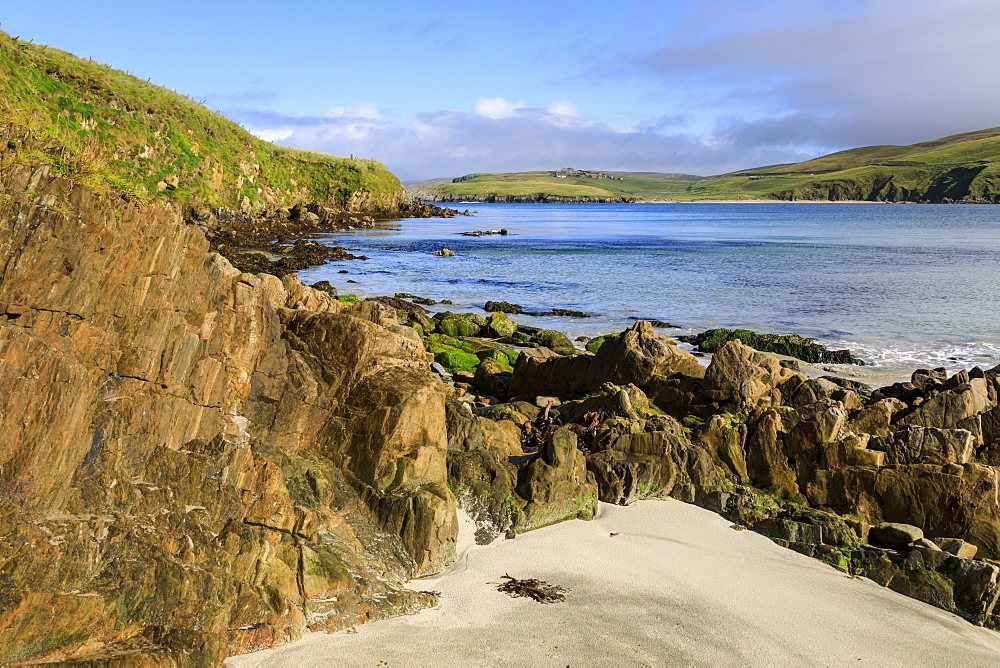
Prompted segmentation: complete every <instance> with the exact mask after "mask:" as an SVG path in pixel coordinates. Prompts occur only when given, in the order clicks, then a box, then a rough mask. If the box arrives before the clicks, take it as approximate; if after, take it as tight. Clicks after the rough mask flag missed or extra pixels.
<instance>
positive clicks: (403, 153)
mask: <svg viewBox="0 0 1000 668" xmlns="http://www.w3.org/2000/svg"><path fill="white" fill-rule="evenodd" d="M484 100H485V102H484ZM346 109H347V108H345V112H344V113H341V114H336V115H327V116H321V117H312V118H297V117H292V116H281V115H277V114H273V113H266V112H254V111H250V110H243V111H241V112H239V113H237V114H234V116H236V118H237V119H238V120H240V121H241V122H243V123H244V124H246V125H248V126H249V127H265V128H273V127H291V128H294V132H292V134H290V135H288V136H286V137H284V138H283V139H282V140H281V143H283V144H286V145H290V146H299V147H302V148H310V149H314V150H319V151H325V152H328V153H334V154H338V155H348V154H353V155H359V156H365V157H370V158H375V159H377V160H381V161H382V162H384V163H385V164H386V165H387V166H388V167H389V169H391V170H392V171H393V172H394V173H396V174H397V175H398V176H399V177H400V178H401V179H403V180H420V179H428V178H435V177H446V176H460V175H462V174H468V173H471V172H481V171H489V172H513V171H526V170H544V169H555V168H558V167H566V166H572V167H577V168H580V169H603V170H619V171H663V172H686V173H691V174H701V175H709V174H718V173H722V172H726V171H732V170H735V169H741V168H745V167H751V166H757V165H764V164H774V163H777V162H791V161H795V160H803V159H805V158H807V157H811V156H810V155H807V154H804V153H801V152H797V151H795V150H794V149H792V150H789V149H787V148H786V149H782V150H774V149H770V148H767V147H765V148H754V147H750V148H748V147H743V146H740V147H736V148H734V147H733V146H732V145H731V144H730V143H729V142H727V141H722V140H704V139H701V138H699V137H695V136H692V135H690V134H685V133H684V132H683V131H682V130H681V129H679V128H678V127H677V126H676V122H675V121H676V119H675V118H674V117H668V118H665V119H650V120H647V121H646V122H644V123H641V124H633V125H624V124H616V123H609V122H604V121H601V120H597V119H590V118H586V117H583V116H580V115H579V112H578V111H577V109H576V105H575V104H573V103H572V102H569V101H566V100H560V101H556V102H553V103H551V104H549V105H547V106H545V107H535V106H528V105H527V104H525V103H524V102H518V103H511V102H508V101H507V100H504V99H503V98H480V99H479V100H476V103H475V104H473V106H472V111H471V112H470V111H463V110H461V109H447V110H441V111H434V112H428V113H423V114H419V115H417V117H416V118H414V119H413V120H412V121H408V122H393V121H388V120H384V119H381V118H371V117H366V116H361V115H358V114H357V113H354V114H348V113H347V112H346ZM571 112H576V113H575V114H573V113H571Z"/></svg>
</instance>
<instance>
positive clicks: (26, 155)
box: [0, 32, 405, 211]
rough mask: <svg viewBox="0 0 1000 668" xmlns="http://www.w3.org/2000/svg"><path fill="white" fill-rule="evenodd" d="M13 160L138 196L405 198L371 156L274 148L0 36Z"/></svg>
mask: <svg viewBox="0 0 1000 668" xmlns="http://www.w3.org/2000/svg"><path fill="white" fill-rule="evenodd" d="M12 163H19V164H39V163H45V164H47V165H49V167H50V169H51V170H52V172H53V173H55V174H57V175H59V176H65V177H67V178H69V179H72V180H74V181H77V182H80V183H83V184H84V185H87V186H89V187H91V188H94V189H96V190H98V191H100V190H106V189H112V190H115V191H117V192H119V193H122V194H123V195H124V196H126V197H129V198H131V199H134V200H137V201H140V202H142V201H149V200H154V199H156V200H166V201H172V202H177V203H181V204H193V203H198V204H205V205H209V206H215V207H224V208H230V209H242V210H244V211H250V210H257V209H260V208H263V207H268V206H283V207H287V206H290V205H293V204H295V203H296V202H299V201H306V202H316V203H318V204H324V205H327V206H334V207H345V208H355V207H357V206H359V205H360V206H364V207H365V208H379V207H385V208H393V207H394V206H395V205H396V204H397V203H398V202H399V201H402V200H403V199H405V193H404V191H403V188H402V186H401V184H400V183H399V180H398V179H397V178H396V177H395V176H394V175H393V174H391V173H390V172H389V171H388V170H387V169H386V168H385V167H384V166H383V165H382V164H380V163H378V162H376V161H375V160H364V159H355V158H344V157H339V156H334V155H328V154H325V153H317V152H313V151H305V150H300V149H294V148H286V147H283V146H276V145H274V144H271V143H269V142H266V141H263V140H261V139H259V138H257V137H255V136H253V135H252V134H250V133H249V132H247V131H246V130H244V129H243V128H241V127H240V126H239V125H237V124H236V123H234V122H232V121H230V120H229V119H227V118H225V117H223V116H222V115H220V114H217V113H214V112H212V111H210V110H208V109H206V108H205V107H204V106H202V105H201V104H198V103H197V102H195V101H194V100H191V99H189V98H187V97H185V96H183V95H179V94H177V93H175V92H173V91H171V90H167V89H165V88H161V87H160V86H157V85H155V84H152V83H149V82H147V81H145V80H142V79H138V78H136V77H134V76H130V75H129V74H127V73H126V72H121V71H118V70H114V69H112V68H110V67H108V66H107V65H102V64H100V63H96V62H93V61H91V60H87V59H84V58H78V57H76V56H74V55H72V54H69V53H66V52H65V51H60V50H58V49H53V48H50V47H46V46H41V45H37V44H31V43H29V42H25V41H21V40H18V39H14V38H12V37H11V36H9V35H7V34H6V33H3V32H0V168H2V167H4V166H6V165H9V164H12Z"/></svg>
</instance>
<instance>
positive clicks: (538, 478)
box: [517, 429, 597, 531]
mask: <svg viewBox="0 0 1000 668" xmlns="http://www.w3.org/2000/svg"><path fill="white" fill-rule="evenodd" d="M519 478H520V482H519V483H518V486H517V493H518V495H519V496H520V497H521V498H523V499H525V500H527V502H528V504H527V506H526V507H525V509H524V522H523V524H521V526H520V527H519V529H520V530H524V531H527V530H529V529H535V528H538V527H542V526H547V525H549V524H553V523H555V522H560V521H562V520H566V519H573V518H579V519H593V517H594V516H595V515H596V514H597V482H596V481H595V479H594V474H593V473H591V472H589V471H587V466H586V460H585V459H584V456H583V453H581V452H580V450H578V449H577V447H576V434H574V433H573V432H571V431H569V430H568V429H559V430H557V431H556V432H555V433H554V434H553V435H552V438H551V439H549V440H548V441H547V442H546V444H545V446H544V447H543V448H542V450H541V452H540V456H539V457H538V458H537V459H534V460H533V461H531V463H529V464H527V465H525V469H524V471H523V473H522V474H521V475H520V476H519Z"/></svg>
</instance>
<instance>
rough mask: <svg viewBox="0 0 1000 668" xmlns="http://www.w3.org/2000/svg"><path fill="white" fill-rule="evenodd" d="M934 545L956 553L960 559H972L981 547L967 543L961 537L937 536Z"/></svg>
mask: <svg viewBox="0 0 1000 668" xmlns="http://www.w3.org/2000/svg"><path fill="white" fill-rule="evenodd" d="M934 545H935V546H936V547H937V548H938V549H940V550H943V551H945V552H948V553H950V554H953V555H955V556H956V557H958V558H959V559H972V558H973V557H975V556H976V552H978V551H979V548H978V547H976V546H975V545H973V544H972V543H967V542H965V541H964V540H962V539H961V538H935V539H934Z"/></svg>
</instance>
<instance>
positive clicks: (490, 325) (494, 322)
mask: <svg viewBox="0 0 1000 668" xmlns="http://www.w3.org/2000/svg"><path fill="white" fill-rule="evenodd" d="M516 331H517V323H516V322H514V321H512V320H511V319H510V318H508V317H507V314H506V313H504V312H502V311H497V312H495V313H491V314H490V317H489V319H488V320H487V321H486V332H485V334H486V336H489V337H492V338H497V339H502V338H504V337H505V336H513V335H514V332H516Z"/></svg>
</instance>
